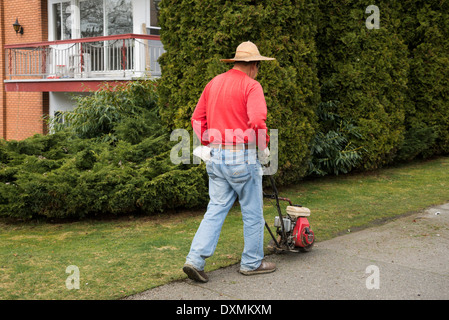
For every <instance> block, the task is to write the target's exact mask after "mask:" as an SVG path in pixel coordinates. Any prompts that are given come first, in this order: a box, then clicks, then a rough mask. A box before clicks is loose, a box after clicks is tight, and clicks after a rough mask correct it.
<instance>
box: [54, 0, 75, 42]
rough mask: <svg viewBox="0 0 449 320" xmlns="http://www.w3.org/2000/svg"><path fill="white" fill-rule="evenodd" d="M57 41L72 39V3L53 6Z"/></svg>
mask: <svg viewBox="0 0 449 320" xmlns="http://www.w3.org/2000/svg"><path fill="white" fill-rule="evenodd" d="M53 18H54V26H55V30H54V31H55V35H54V36H55V40H67V39H71V38H72V14H71V7H70V1H66V2H58V3H54V4H53Z"/></svg>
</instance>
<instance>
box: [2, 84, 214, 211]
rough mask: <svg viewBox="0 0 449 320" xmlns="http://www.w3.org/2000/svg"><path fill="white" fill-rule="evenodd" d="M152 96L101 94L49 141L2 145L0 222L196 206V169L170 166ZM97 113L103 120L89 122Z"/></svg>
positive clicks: (203, 185)
mask: <svg viewBox="0 0 449 320" xmlns="http://www.w3.org/2000/svg"><path fill="white" fill-rule="evenodd" d="M154 90H155V86H154V84H153V83H152V82H151V81H148V82H145V81H142V82H137V83H136V82H132V83H129V84H128V85H126V86H124V87H122V88H120V89H119V90H117V91H111V90H108V89H107V88H106V89H104V90H102V91H99V92H96V93H94V94H92V95H90V96H87V97H83V98H82V99H79V100H78V102H77V103H78V105H77V107H76V108H75V110H74V111H73V112H66V113H64V116H65V119H67V120H68V121H66V122H65V124H64V126H57V125H56V126H54V127H53V129H54V131H55V132H54V133H53V134H50V135H45V136H44V135H35V136H33V137H30V138H28V139H25V140H23V141H4V140H2V141H1V142H0V160H1V163H0V216H4V217H14V218H21V219H27V218H39V217H44V218H77V219H79V218H84V217H90V216H98V215H105V214H115V215H122V214H153V213H155V212H161V211H164V210H167V209H177V208H192V207H195V206H199V205H204V204H205V203H206V202H207V198H208V193H207V179H206V174H205V170H204V166H198V165H195V166H189V165H183V164H180V165H175V164H173V163H172V162H171V159H170V150H171V147H172V146H173V145H174V143H173V142H170V140H169V135H168V130H167V129H166V128H164V127H163V126H162V125H161V121H160V119H159V116H158V112H157V106H156V103H155V102H156V98H155V97H156V95H155V92H154ZM98 109H101V110H102V111H104V112H105V113H106V114H108V115H111V116H110V117H109V119H107V118H108V117H106V116H105V117H103V118H104V119H103V120H102V121H95V119H97V118H98V117H101V115H100V113H99V111H98ZM111 110H115V111H114V112H113V113H110V114H109V113H108V112H110V111H111ZM112 114H113V116H112ZM105 119H107V120H105ZM51 123H53V124H55V123H56V121H54V120H53V121H51Z"/></svg>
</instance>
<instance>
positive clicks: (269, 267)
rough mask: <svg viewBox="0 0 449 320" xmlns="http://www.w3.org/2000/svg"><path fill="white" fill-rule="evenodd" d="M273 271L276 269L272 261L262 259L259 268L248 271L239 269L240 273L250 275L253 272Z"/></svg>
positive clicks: (253, 273)
mask: <svg viewBox="0 0 449 320" xmlns="http://www.w3.org/2000/svg"><path fill="white" fill-rule="evenodd" d="M274 271H276V264H275V263H274V262H266V261H262V263H261V264H260V266H259V268H257V269H255V270H249V271H244V270H240V273H241V274H244V275H245V276H252V275H255V274H263V273H270V272H274Z"/></svg>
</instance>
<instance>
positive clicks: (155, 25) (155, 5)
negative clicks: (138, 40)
mask: <svg viewBox="0 0 449 320" xmlns="http://www.w3.org/2000/svg"><path fill="white" fill-rule="evenodd" d="M160 2H161V0H150V27H149V28H148V29H149V34H153V35H157V36H158V35H160V34H161V32H160V30H161V28H160V27H159V3H160Z"/></svg>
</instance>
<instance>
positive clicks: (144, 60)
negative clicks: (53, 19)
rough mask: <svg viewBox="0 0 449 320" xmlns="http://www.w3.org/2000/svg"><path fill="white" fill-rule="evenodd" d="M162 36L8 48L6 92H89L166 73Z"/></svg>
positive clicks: (70, 41)
mask: <svg viewBox="0 0 449 320" xmlns="http://www.w3.org/2000/svg"><path fill="white" fill-rule="evenodd" d="M163 52H164V49H163V46H162V43H161V41H160V38H159V36H154V35H143V34H122V35H115V36H104V37H93V38H82V39H72V40H59V41H49V42H39V43H27V44H14V45H5V58H6V63H5V71H6V79H5V80H4V83H5V89H6V91H40V92H44V91H85V90H86V89H95V88H97V87H98V86H99V85H100V84H101V83H103V82H104V81H112V82H121V81H130V80H135V79H140V78H155V77H159V76H160V75H161V70H160V66H159V64H158V63H157V59H158V58H159V57H160V56H161V54H162V53H163Z"/></svg>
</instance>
